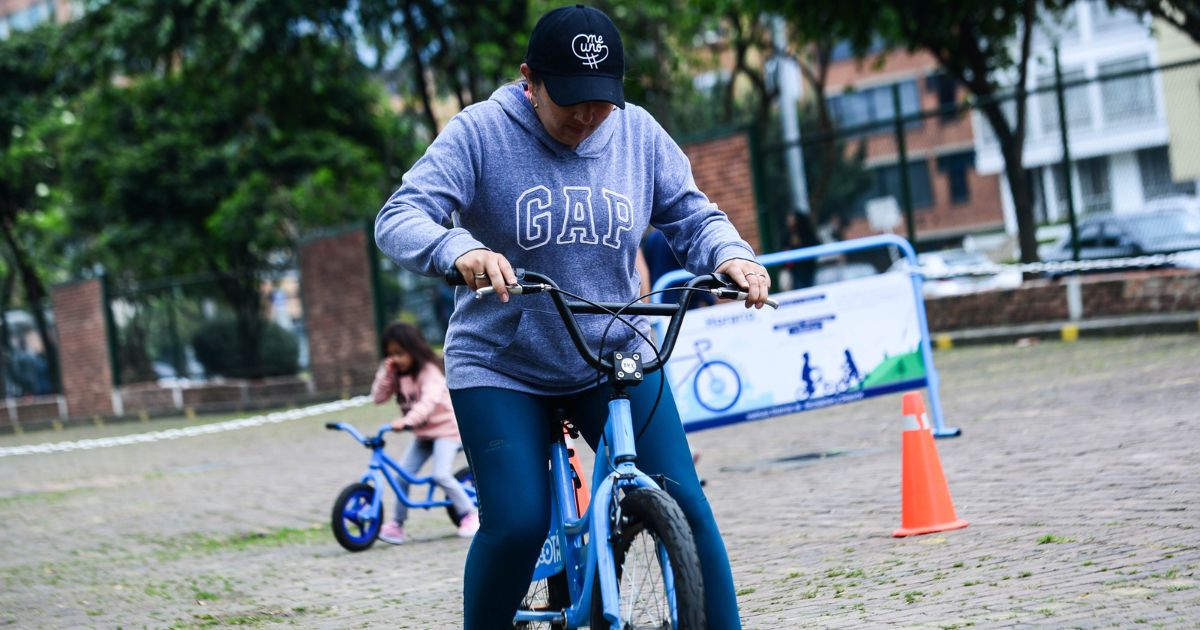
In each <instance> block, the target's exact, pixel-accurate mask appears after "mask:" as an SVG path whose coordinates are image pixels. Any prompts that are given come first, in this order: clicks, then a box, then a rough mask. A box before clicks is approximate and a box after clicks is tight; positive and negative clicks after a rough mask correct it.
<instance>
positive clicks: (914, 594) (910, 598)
mask: <svg viewBox="0 0 1200 630" xmlns="http://www.w3.org/2000/svg"><path fill="white" fill-rule="evenodd" d="M922 597H925V593H922V592H921V591H909V592H907V593H905V594H904V603H905V604H911V603H913V602H916V601H917V600H918V599H921V598H922Z"/></svg>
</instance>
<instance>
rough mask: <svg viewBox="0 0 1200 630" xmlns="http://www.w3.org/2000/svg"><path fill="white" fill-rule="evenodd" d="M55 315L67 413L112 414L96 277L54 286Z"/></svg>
mask: <svg viewBox="0 0 1200 630" xmlns="http://www.w3.org/2000/svg"><path fill="white" fill-rule="evenodd" d="M53 300H54V319H55V326H56V328H57V329H58V347H59V356H61V357H62V360H61V361H59V363H60V365H61V370H62V386H63V395H64V396H66V399H67V415H68V416H69V417H72V418H87V417H92V416H111V415H112V414H113V413H114V410H113V402H112V383H113V379H112V364H111V363H110V362H109V358H108V332H107V330H106V328H105V322H104V291H103V289H102V288H101V285H100V281H99V280H95V279H93V280H81V281H79V282H73V283H70V284H63V285H59V286H56V287H54V290H53Z"/></svg>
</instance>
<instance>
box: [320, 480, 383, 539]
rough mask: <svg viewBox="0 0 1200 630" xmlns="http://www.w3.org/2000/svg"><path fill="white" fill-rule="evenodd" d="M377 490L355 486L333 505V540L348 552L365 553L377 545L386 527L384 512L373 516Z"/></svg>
mask: <svg viewBox="0 0 1200 630" xmlns="http://www.w3.org/2000/svg"><path fill="white" fill-rule="evenodd" d="M374 498H375V486H372V485H370V484H367V483H356V484H351V485H349V486H346V488H345V489H344V490H342V493H341V494H340V495H338V498H337V500H336V501H334V502H333V514H332V515H331V521H332V526H333V537H334V538H336V539H337V541H338V544H340V545H341V546H342V547H344V548H345V549H346V550H347V551H363V550H364V549H367V548H369V547H370V546H371V545H373V544H375V538H376V537H377V536H379V528H380V526H381V525H382V524H383V514H382V512H383V510H380V513H379V514H372V513H371V504H372V503H371V502H372V500H373V499H374Z"/></svg>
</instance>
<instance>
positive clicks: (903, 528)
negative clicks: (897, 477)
mask: <svg viewBox="0 0 1200 630" xmlns="http://www.w3.org/2000/svg"><path fill="white" fill-rule="evenodd" d="M901 413H902V414H903V415H904V416H905V418H906V420H905V426H904V436H903V440H904V442H903V450H902V451H901V460H902V463H901V484H900V529H897V530H896V531H894V532H892V535H893V536H915V535H917V534H930V533H933V532H944V531H946V530H950V529H961V528H963V527H966V526H967V522H966V521H964V520H962V519H960V518H958V517H957V516H956V515H955V514H954V503H953V502H952V501H951V500H950V488H949V487H948V486H947V485H946V476H945V475H944V474H942V462H941V460H940V459H939V458H938V453H937V446H934V444H933V432H932V431H930V429H929V423H928V422H927V421H926V419H925V400H924V399H923V398H921V392H908V393H906V394H904V402H903V403H902V405H901Z"/></svg>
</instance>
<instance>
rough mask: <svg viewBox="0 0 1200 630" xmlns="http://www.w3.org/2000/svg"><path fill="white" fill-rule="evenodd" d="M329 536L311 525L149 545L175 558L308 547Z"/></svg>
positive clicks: (196, 536)
mask: <svg viewBox="0 0 1200 630" xmlns="http://www.w3.org/2000/svg"><path fill="white" fill-rule="evenodd" d="M328 536H329V528H328V526H327V525H324V524H316V525H311V526H309V527H304V528H296V527H281V528H279V529H277V530H274V531H267V532H246V533H243V534H236V535H233V536H229V537H225V538H215V537H209V536H205V535H202V534H192V535H185V536H180V537H176V538H173V539H168V540H158V539H155V540H153V541H152V542H155V543H158V544H159V545H161V546H162V547H163V549H162V551H160V552H159V555H160V556H164V557H177V556H178V554H179V553H180V552H188V551H201V552H206V553H216V552H220V551H242V550H245V549H254V548H261V547H283V546H287V545H310V544H314V543H316V542H319V541H321V540H324V539H325V538H326V537H328Z"/></svg>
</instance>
